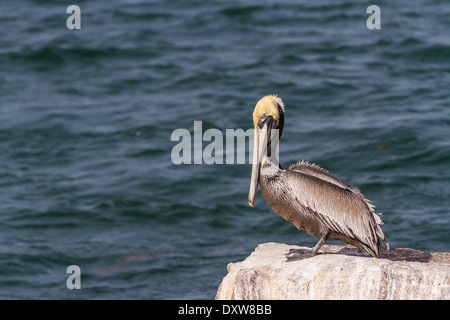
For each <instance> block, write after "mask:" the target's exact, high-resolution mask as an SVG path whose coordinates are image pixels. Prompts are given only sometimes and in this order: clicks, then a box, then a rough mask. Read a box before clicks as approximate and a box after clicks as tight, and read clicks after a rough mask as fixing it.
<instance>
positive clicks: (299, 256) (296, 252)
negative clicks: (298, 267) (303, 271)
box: [286, 233, 328, 262]
mask: <svg viewBox="0 0 450 320" xmlns="http://www.w3.org/2000/svg"><path fill="white" fill-rule="evenodd" d="M327 237H328V233H324V234H322V237H321V238H320V239H319V241H318V242H317V244H316V245H315V246H314V248H312V249H311V250H305V249H291V250H289V252H288V254H287V255H286V258H287V262H289V261H296V260H303V259H306V258H311V257H314V256H315V255H316V254H317V253H318V252H319V250H320V248H321V247H322V246H323V244H324V243H325V240H327Z"/></svg>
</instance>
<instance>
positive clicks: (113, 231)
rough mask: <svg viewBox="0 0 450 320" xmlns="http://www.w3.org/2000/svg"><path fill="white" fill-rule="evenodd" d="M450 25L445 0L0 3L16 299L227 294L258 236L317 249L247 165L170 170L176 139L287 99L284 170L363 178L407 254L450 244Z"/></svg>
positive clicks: (3, 264) (0, 129)
mask: <svg viewBox="0 0 450 320" xmlns="http://www.w3.org/2000/svg"><path fill="white" fill-rule="evenodd" d="M70 4H77V5H79V7H80V8H81V29H80V30H69V29H68V28H67V27H66V20H67V18H68V17H69V16H70V14H67V13H66V8H67V7H68V6H69V5H70ZM371 4H377V5H379V6H380V8H381V29H374V30H369V29H368V28H367V26H366V20H367V18H368V17H369V16H370V14H367V13H366V9H367V7H368V6H369V5H371ZM449 16H450V6H449V4H448V2H447V1H446V0H434V1H433V0H429V1H425V0H412V1H409V2H399V1H391V2H379V3H375V2H369V1H359V0H344V1H339V2H336V1H331V0H327V1H294V0H283V1H275V0H272V1H249V0H242V1H198V0H183V1H181V0H180V1H169V0H167V1H163V0H160V1H156V0H155V1H144V0H130V1H127V0H113V1H101V0H96V1H76V3H72V2H70V1H56V0H55V1H38V0H35V1H31V0H30V1H25V0H21V1H8V2H6V1H5V2H3V3H2V4H1V6H0V30H2V32H1V33H2V35H1V37H0V74H1V79H2V81H1V82H0V298H2V299H213V298H214V296H215V293H216V290H217V288H218V285H219V284H220V282H221V280H222V278H223V277H224V276H225V275H226V273H227V269H226V266H227V264H228V263H229V262H235V261H240V260H243V259H244V258H245V257H247V256H248V255H249V254H250V253H251V252H252V251H253V249H254V248H255V247H256V246H257V245H258V244H259V243H263V242H270V241H274V242H283V243H289V244H298V245H305V246H313V245H314V244H315V243H316V241H317V239H316V238H314V237H312V236H309V235H307V234H306V233H304V232H301V231H298V230H296V229H295V227H294V226H292V225H290V224H289V223H287V222H285V221H284V220H283V219H281V218H280V217H278V216H277V215H276V214H275V213H273V212H272V211H271V209H270V208H269V207H268V205H267V204H266V203H265V201H264V200H263V199H262V196H261V194H260V192H258V195H257V199H256V202H255V207H254V208H251V207H249V206H248V204H247V194H248V187H249V180H250V173H251V166H250V165H249V164H248V161H247V164H222V165H220V164H212V165H207V164H198V165H194V164H191V165H189V164H181V165H175V164H174V163H173V162H172V158H171V151H172V148H173V147H174V146H175V145H176V144H177V143H178V142H176V141H171V135H172V133H173V131H174V130H176V129H178V128H184V129H187V130H188V131H189V132H191V133H192V134H193V132H194V121H202V126H203V131H205V130H206V129H208V128H216V129H218V130H220V131H221V132H223V133H224V134H225V132H226V129H237V128H242V129H243V130H246V129H248V128H250V127H251V126H252V118H251V113H252V112H253V108H254V106H255V104H256V102H257V101H258V100H259V99H260V98H261V97H263V96H264V95H266V94H272V93H276V94H278V95H279V96H280V97H281V98H282V99H283V100H284V102H285V104H286V119H285V128H284V132H283V137H282V139H281V145H280V161H281V164H282V165H283V167H288V166H289V164H291V163H293V162H297V161H299V160H302V159H304V160H308V161H311V162H315V163H318V164H320V165H321V166H323V167H325V168H327V169H328V170H330V172H331V173H332V174H335V175H337V176H338V177H340V178H341V179H343V180H345V181H347V182H348V183H351V184H353V185H355V186H357V187H359V188H360V189H361V191H362V192H363V193H364V195H366V196H367V197H368V198H369V199H371V200H373V203H374V204H375V206H376V208H377V210H378V211H380V212H382V213H383V216H382V219H383V221H384V223H385V225H384V226H383V230H384V232H385V234H386V236H387V238H388V239H389V242H390V244H391V247H393V248H400V247H408V248H414V249H418V250H422V251H426V252H433V251H449V249H450V232H449V223H450V212H449V204H450V203H449V199H450V139H449V137H450V95H449V88H450V33H449V31H450V19H449ZM208 144H209V142H203V148H205V147H206V146H207V145H208ZM70 265H77V266H79V267H80V271H81V278H80V279H81V289H79V290H77V289H73V290H69V289H68V288H67V285H66V280H67V279H68V277H69V276H70V274H68V273H66V271H67V267H68V266H70Z"/></svg>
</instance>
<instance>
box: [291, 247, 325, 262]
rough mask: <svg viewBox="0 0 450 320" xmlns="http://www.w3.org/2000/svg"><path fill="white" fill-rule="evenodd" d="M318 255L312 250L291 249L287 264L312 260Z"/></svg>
mask: <svg viewBox="0 0 450 320" xmlns="http://www.w3.org/2000/svg"><path fill="white" fill-rule="evenodd" d="M317 254H319V253H316V252H314V251H313V250H311V249H290V250H289V252H288V253H287V254H286V262H290V261H297V260H303V259H307V258H312V257H314V256H315V255H317Z"/></svg>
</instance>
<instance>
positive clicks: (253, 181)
mask: <svg viewBox="0 0 450 320" xmlns="http://www.w3.org/2000/svg"><path fill="white" fill-rule="evenodd" d="M260 131H261V130H260V129H259V127H258V126H257V125H256V126H255V131H254V135H253V162H252V177H251V178H250V191H249V192H248V204H249V205H250V206H251V207H253V203H254V202H255V198H256V191H257V190H258V182H259V167H260V166H261V158H262V152H261V151H262V150H261V149H262V148H260V146H261V144H262V143H260V141H259V140H260V136H261V135H260ZM265 131H267V130H265ZM263 141H264V140H263Z"/></svg>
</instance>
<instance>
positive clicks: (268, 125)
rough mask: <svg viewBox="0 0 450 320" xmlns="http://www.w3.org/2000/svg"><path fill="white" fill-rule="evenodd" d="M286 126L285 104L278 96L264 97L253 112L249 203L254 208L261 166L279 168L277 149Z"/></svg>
mask: <svg viewBox="0 0 450 320" xmlns="http://www.w3.org/2000/svg"><path fill="white" fill-rule="evenodd" d="M283 125H284V104H283V101H282V100H281V98H279V97H277V96H276V95H268V96H265V97H263V98H262V99H261V100H259V101H258V103H257V104H256V106H255V110H254V111H253V126H254V129H255V130H254V137H253V143H254V145H253V165H252V177H251V180H250V191H249V194H248V203H249V205H250V206H252V207H253V204H254V202H255V197H256V190H257V188H258V182H259V170H260V167H261V165H265V164H266V163H271V164H275V165H277V166H279V164H278V159H276V156H275V152H273V151H274V150H275V148H276V147H277V145H278V140H279V138H280V137H281V133H282V131H283Z"/></svg>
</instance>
